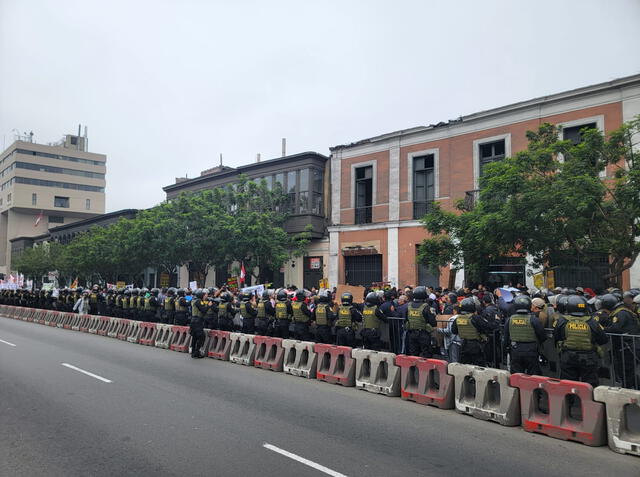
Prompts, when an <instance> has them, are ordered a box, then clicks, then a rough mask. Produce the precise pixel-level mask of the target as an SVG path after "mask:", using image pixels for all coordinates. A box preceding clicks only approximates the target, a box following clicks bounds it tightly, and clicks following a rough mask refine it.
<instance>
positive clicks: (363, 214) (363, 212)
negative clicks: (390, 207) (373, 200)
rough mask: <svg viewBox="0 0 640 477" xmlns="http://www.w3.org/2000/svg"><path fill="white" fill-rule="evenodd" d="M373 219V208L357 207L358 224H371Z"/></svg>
mask: <svg viewBox="0 0 640 477" xmlns="http://www.w3.org/2000/svg"><path fill="white" fill-rule="evenodd" d="M372 218H373V207H372V206H368V207H356V224H357V225H359V224H370V223H371V222H372Z"/></svg>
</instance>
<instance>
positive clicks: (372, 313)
mask: <svg viewBox="0 0 640 477" xmlns="http://www.w3.org/2000/svg"><path fill="white" fill-rule="evenodd" d="M380 322H384V323H386V322H387V317H386V315H385V314H384V313H383V312H382V310H381V309H380V307H379V306H378V305H367V304H365V306H364V308H363V310H362V323H363V328H362V330H361V331H360V335H361V336H362V346H363V347H365V348H367V349H372V350H374V351H378V350H380V349H382V341H381V339H380Z"/></svg>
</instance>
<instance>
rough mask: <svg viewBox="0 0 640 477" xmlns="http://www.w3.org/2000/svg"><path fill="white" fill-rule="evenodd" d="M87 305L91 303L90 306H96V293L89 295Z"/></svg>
mask: <svg viewBox="0 0 640 477" xmlns="http://www.w3.org/2000/svg"><path fill="white" fill-rule="evenodd" d="M89 303H91V304H92V305H96V304H97V303H98V294H97V293H92V294H91V295H89Z"/></svg>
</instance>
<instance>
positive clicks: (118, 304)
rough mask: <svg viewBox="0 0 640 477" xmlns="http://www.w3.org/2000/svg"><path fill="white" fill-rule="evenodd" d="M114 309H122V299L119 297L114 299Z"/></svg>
mask: <svg viewBox="0 0 640 477" xmlns="http://www.w3.org/2000/svg"><path fill="white" fill-rule="evenodd" d="M116 308H122V297H121V296H120V295H118V296H117V297H116Z"/></svg>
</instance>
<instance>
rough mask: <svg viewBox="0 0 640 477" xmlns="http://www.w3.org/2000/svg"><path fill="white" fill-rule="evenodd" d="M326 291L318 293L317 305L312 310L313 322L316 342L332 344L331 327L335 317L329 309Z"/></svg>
mask: <svg viewBox="0 0 640 477" xmlns="http://www.w3.org/2000/svg"><path fill="white" fill-rule="evenodd" d="M329 302H330V298H329V292H328V290H322V291H320V293H319V295H318V303H317V305H316V308H315V309H314V310H313V321H315V323H316V342H318V343H326V344H329V343H332V342H333V340H332V336H331V326H333V322H334V320H335V319H336V315H335V313H334V312H333V310H332V309H331V304H330V303H329Z"/></svg>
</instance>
